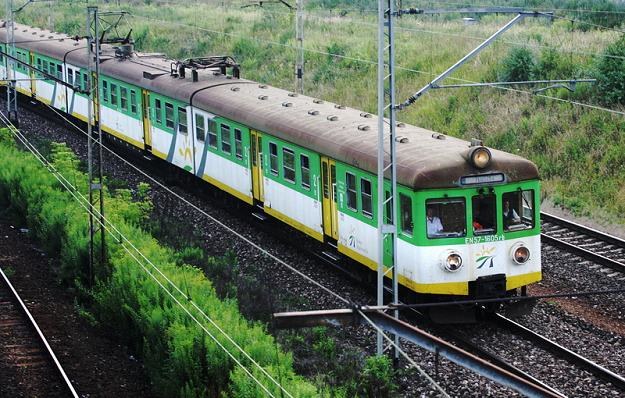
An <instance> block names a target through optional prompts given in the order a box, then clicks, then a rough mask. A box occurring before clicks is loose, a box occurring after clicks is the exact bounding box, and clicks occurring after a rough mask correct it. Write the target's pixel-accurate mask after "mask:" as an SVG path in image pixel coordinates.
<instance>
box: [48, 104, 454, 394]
mask: <svg viewBox="0 0 625 398" xmlns="http://www.w3.org/2000/svg"><path fill="white" fill-rule="evenodd" d="M44 104H45V103H44ZM45 105H46V106H47V107H48V108H49V109H51V110H52V111H53V112H54V113H56V114H57V115H58V116H59V117H61V118H62V119H63V120H64V121H65V122H67V123H69V124H70V125H71V126H73V127H74V128H75V129H76V130H77V131H79V132H80V133H82V134H84V135H86V134H87V132H85V131H84V130H83V129H82V128H80V127H79V126H77V125H76V124H75V123H73V122H72V121H71V120H69V119H68V118H67V117H66V116H65V115H63V114H62V113H60V112H59V111H58V110H56V109H55V108H54V107H52V106H50V105H48V104H45ZM98 144H99V145H101V146H102V148H103V149H105V150H106V151H107V152H109V153H110V154H112V155H113V156H114V157H116V158H118V159H119V160H121V161H122V162H123V163H125V164H126V165H128V166H130V167H131V168H132V169H134V170H135V171H137V172H138V173H140V174H141V175H143V176H144V177H146V178H148V179H149V180H150V181H152V182H153V183H154V184H156V185H158V186H159V187H160V188H162V189H164V190H165V191H166V192H168V193H169V194H171V195H173V196H174V197H176V198H177V199H179V200H181V201H182V202H183V203H185V204H186V205H187V206H189V207H191V208H192V209H194V210H195V211H197V212H199V213H200V214H202V215H204V216H205V217H207V218H208V219H209V220H211V221H212V222H214V223H216V224H217V225H219V226H220V227H222V228H224V229H225V230H226V231H228V232H230V233H231V234H233V235H234V236H236V237H237V238H239V239H241V240H242V241H244V242H245V243H247V244H249V245H251V246H252V247H254V248H255V249H257V250H259V251H260V252H261V253H262V254H264V255H266V256H268V257H269V258H271V259H272V260H274V261H276V262H277V263H279V264H281V265H283V266H285V267H286V268H287V269H289V270H290V271H291V272H293V273H295V274H297V275H298V276H300V277H302V278H304V279H305V280H307V281H308V282H310V283H312V284H313V285H315V286H316V287H318V288H320V289H322V290H324V291H325V292H326V293H329V294H330V295H332V296H334V297H335V298H337V299H339V300H340V301H342V302H343V303H344V304H348V305H350V306H351V305H353V303H352V302H351V301H349V300H348V299H346V298H344V297H342V296H340V295H339V294H338V293H336V292H334V291H333V290H331V289H329V288H328V287H326V286H324V285H322V284H321V283H319V282H317V281H316V280H314V279H312V278H311V277H309V276H308V275H306V274H304V273H302V272H301V271H299V270H297V269H296V268H294V267H293V266H291V265H290V264H288V263H286V261H284V260H282V259H280V258H279V257H277V256H275V255H273V254H272V253H270V252H269V251H267V250H265V249H263V248H262V247H260V246H259V245H257V244H256V243H254V242H252V241H251V240H250V239H248V238H247V237H245V236H243V235H242V234H240V233H239V232H237V231H235V230H234V229H232V228H231V227H229V226H227V225H226V224H224V223H222V222H221V221H219V220H218V219H216V218H215V217H213V216H211V215H210V214H208V213H207V212H206V211H204V210H203V209H201V208H199V207H198V206H196V205H195V204H193V203H191V202H190V201H188V200H187V199H186V198H184V197H182V196H181V195H179V194H178V193H176V192H174V191H172V190H171V189H170V188H169V187H167V186H165V185H164V184H162V183H161V182H160V181H158V180H156V179H155V178H154V177H152V176H150V175H149V174H147V173H145V172H144V171H143V170H141V169H139V168H138V167H137V166H135V165H134V164H132V163H130V162H129V161H128V160H126V159H124V158H123V157H122V156H120V155H119V154H117V153H116V152H115V151H113V150H112V149H110V148H109V147H108V146H106V145H104V143H101V142H100V143H98ZM183 294H184V293H183ZM365 320H367V321H368V322H369V323H370V322H371V320H370V319H369V318H367V317H365ZM375 328H376V330H378V331H379V330H380V329H379V328H378V327H377V326H376V327H375ZM382 335H383V336H384V337H385V338H386V339H387V340H389V341H390V342H391V344H392V345H393V346H395V342H394V341H393V340H392V339H390V338H389V337H388V336H386V335H385V334H384V333H382ZM396 348H397V350H398V352H400V353H401V354H402V356H404V358H406V359H407V360H408V361H409V362H410V363H411V365H412V366H413V367H415V369H417V371H418V372H419V373H420V374H422V375H427V372H425V371H424V370H423V369H422V368H421V367H420V366H419V365H418V364H417V363H416V362H415V361H414V360H412V359H411V358H410V357H409V356H408V354H406V353H405V352H404V351H403V350H402V349H401V348H400V347H396ZM426 378H427V380H428V381H431V382H433V380H432V378H431V377H430V376H429V375H427V377H426ZM434 383H435V382H434ZM434 385H435V387H436V388H437V389H439V390H440V391H441V393H442V394H444V395H445V396H447V394H446V393H445V391H444V390H442V388H440V386H439V385H438V384H436V383H435V384H434Z"/></svg>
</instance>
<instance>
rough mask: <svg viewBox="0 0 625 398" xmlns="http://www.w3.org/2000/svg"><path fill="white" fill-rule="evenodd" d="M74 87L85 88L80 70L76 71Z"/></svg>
mask: <svg viewBox="0 0 625 398" xmlns="http://www.w3.org/2000/svg"><path fill="white" fill-rule="evenodd" d="M74 87H77V88H83V87H82V74H81V73H80V72H79V71H76V74H75V76H74Z"/></svg>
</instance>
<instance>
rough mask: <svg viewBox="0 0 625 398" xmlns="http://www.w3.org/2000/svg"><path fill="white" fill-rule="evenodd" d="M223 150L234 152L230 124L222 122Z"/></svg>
mask: <svg viewBox="0 0 625 398" xmlns="http://www.w3.org/2000/svg"><path fill="white" fill-rule="evenodd" d="M221 150H222V151H224V152H225V153H227V154H231V153H232V144H231V143H230V126H228V125H226V124H223V123H222V124H221Z"/></svg>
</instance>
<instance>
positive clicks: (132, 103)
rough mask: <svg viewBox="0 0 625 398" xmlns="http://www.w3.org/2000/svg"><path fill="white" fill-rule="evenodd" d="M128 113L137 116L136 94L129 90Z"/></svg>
mask: <svg viewBox="0 0 625 398" xmlns="http://www.w3.org/2000/svg"><path fill="white" fill-rule="evenodd" d="M130 113H132V114H133V115H136V114H137V92H136V91H135V90H130Z"/></svg>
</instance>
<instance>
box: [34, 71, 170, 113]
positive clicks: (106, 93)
mask: <svg viewBox="0 0 625 398" xmlns="http://www.w3.org/2000/svg"><path fill="white" fill-rule="evenodd" d="M43 62H44V63H45V62H46V61H43ZM108 98H109V83H108V82H107V81H106V80H103V81H102V102H108V101H109V100H108ZM156 101H158V100H156ZM158 106H160V102H159V103H158Z"/></svg>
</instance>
